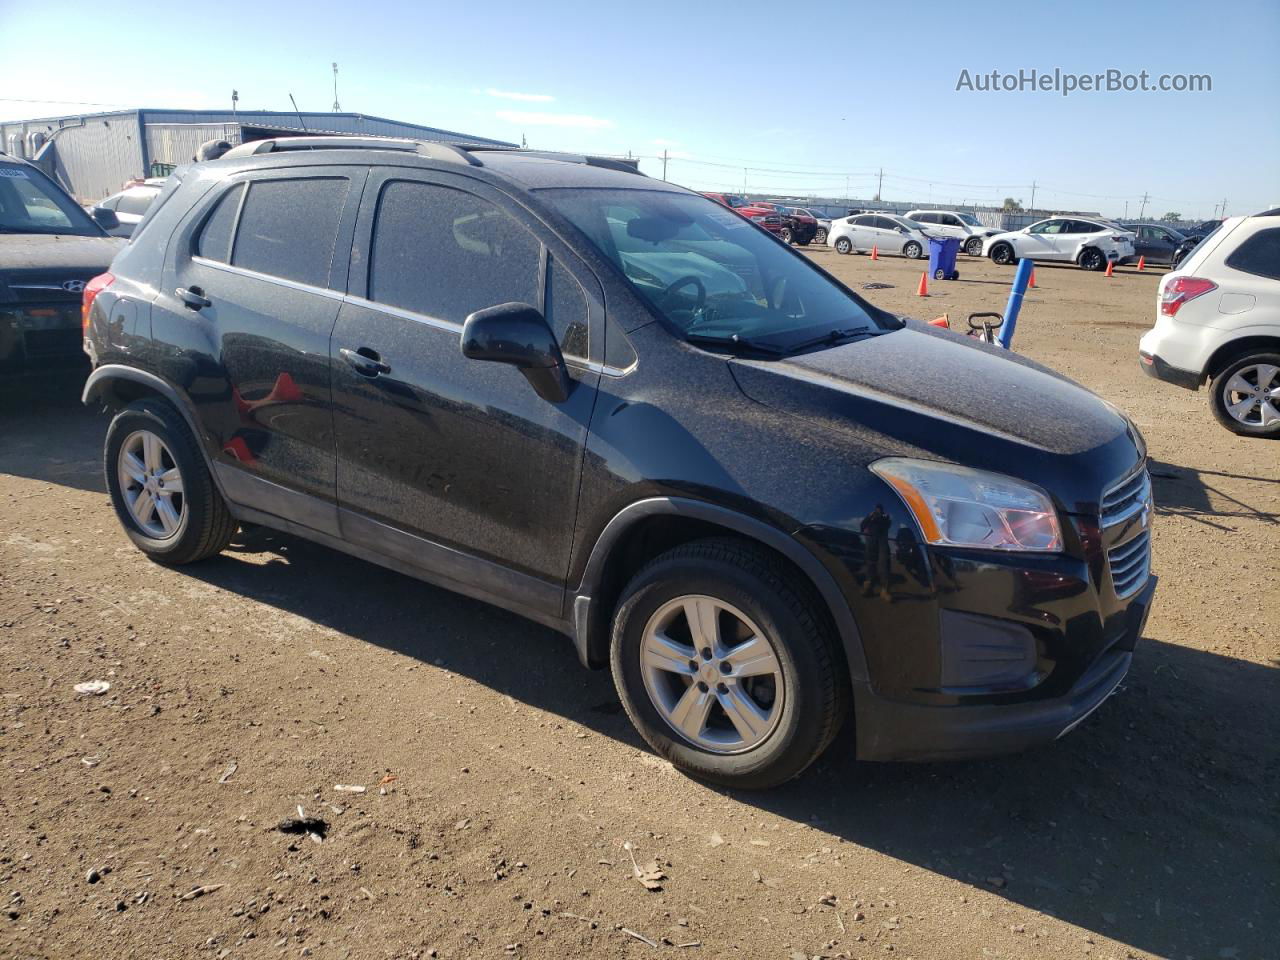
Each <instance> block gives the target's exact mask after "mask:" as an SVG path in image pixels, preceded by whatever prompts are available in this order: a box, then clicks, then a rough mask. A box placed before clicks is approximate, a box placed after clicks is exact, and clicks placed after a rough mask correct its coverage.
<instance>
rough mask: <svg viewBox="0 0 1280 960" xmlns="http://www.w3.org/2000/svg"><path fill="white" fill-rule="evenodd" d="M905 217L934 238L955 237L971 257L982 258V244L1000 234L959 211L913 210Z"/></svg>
mask: <svg viewBox="0 0 1280 960" xmlns="http://www.w3.org/2000/svg"><path fill="white" fill-rule="evenodd" d="M905 216H906V218H907V219H908V220H914V221H915V222H916V223H919V224H922V225H923V226H924V228H925V229H926V230H927V231H928V232H929V233H930V235H932V236H935V237H955V238H956V239H958V240H959V241H960V249H961V250H963V251H964V252H965V253H967V254H969V256H971V257H980V256H982V242H983V241H984V240H986V239H987V237H994V236H995V235H996V234H997V233H999V232H1000V231H999V230H997V229H996V228H995V227H988V226H987V225H986V224H985V223H983V222H982V221H981V220H979V219H978V218H977V217H975V216H974V215H973V214H972V213H963V212H961V211H959V210H912V211H910V212H909V213H907V214H906V215H905Z"/></svg>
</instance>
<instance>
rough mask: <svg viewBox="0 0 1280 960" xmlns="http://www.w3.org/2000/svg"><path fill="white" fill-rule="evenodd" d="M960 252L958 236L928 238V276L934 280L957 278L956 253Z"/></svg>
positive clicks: (958, 272) (958, 275) (958, 277)
mask: <svg viewBox="0 0 1280 960" xmlns="http://www.w3.org/2000/svg"><path fill="white" fill-rule="evenodd" d="M959 252H960V238H959V237H930V238H929V276H931V277H933V279H935V280H959V279H960V271H958V270H957V269H956V254H957V253H959Z"/></svg>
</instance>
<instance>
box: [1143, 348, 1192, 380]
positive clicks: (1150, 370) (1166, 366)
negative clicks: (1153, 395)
mask: <svg viewBox="0 0 1280 960" xmlns="http://www.w3.org/2000/svg"><path fill="white" fill-rule="evenodd" d="M1138 363H1139V365H1140V366H1141V367H1142V372H1143V373H1145V374H1146V375H1147V376H1148V377H1154V378H1155V379H1157V380H1163V381H1164V382H1165V383H1172V384H1174V385H1175V386H1179V387H1183V388H1185V389H1187V390H1199V389H1200V381H1201V380H1203V379H1204V378H1203V377H1202V376H1201V375H1200V374H1199V373H1197V372H1196V371H1194V370H1183V369H1181V368H1180V367H1175V366H1173V365H1172V364H1170V363H1168V362H1166V361H1164V360H1162V359H1161V358H1160V357H1157V356H1156V355H1155V354H1152V353H1147V352H1146V351H1145V350H1139V351H1138Z"/></svg>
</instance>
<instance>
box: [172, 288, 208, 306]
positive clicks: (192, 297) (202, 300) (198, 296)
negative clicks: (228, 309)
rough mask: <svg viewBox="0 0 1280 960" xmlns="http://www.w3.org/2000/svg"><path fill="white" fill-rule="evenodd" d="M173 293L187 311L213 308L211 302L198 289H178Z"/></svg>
mask: <svg viewBox="0 0 1280 960" xmlns="http://www.w3.org/2000/svg"><path fill="white" fill-rule="evenodd" d="M174 293H176V294H177V295H178V299H179V300H181V301H182V302H183V304H185V305H186V308H187V309H188V310H201V309H203V308H204V307H210V306H213V301H212V300H210V299H209V298H208V297H206V296H205V295H204V291H203V290H201V289H200V288H199V287H179V288H178V289H177V290H175V291H174Z"/></svg>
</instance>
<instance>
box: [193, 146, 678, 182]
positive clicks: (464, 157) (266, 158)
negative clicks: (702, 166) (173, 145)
mask: <svg viewBox="0 0 1280 960" xmlns="http://www.w3.org/2000/svg"><path fill="white" fill-rule="evenodd" d="M375 158H376V159H375ZM370 162H376V163H385V164H387V165H391V166H417V167H423V168H427V169H441V168H449V169H453V170H456V171H458V172H468V173H472V174H479V175H481V176H483V174H484V173H488V174H490V175H493V176H496V177H497V178H499V179H502V180H507V181H513V182H515V183H517V184H519V185H520V186H522V187H524V188H525V189H528V190H536V189H541V188H546V187H604V188H608V187H615V188H617V187H621V188H629V189H636V188H643V189H647V190H669V191H671V192H685V191H684V188H682V187H677V186H675V185H674V184H670V183H666V182H665V181H662V180H652V179H650V178H649V177H647V176H645V175H644V174H643V173H641V172H640V171H639V170H638V169H636V168H635V167H634V166H632V165H631V164H630V163H628V162H627V161H624V160H618V159H616V158H613V157H599V156H592V155H588V154H573V153H554V152H549V151H541V150H523V149H514V148H502V147H493V146H490V145H487V144H463V143H439V142H434V141H423V140H396V139H391V138H381V137H287V138H280V139H276V140H259V141H252V142H250V143H245V144H241V145H239V146H237V147H233V148H232V149H231V150H229V151H227V153H225V154H224V155H223V156H222V157H220V158H219V159H217V160H209V161H204V162H202V163H200V164H198V166H199V167H204V168H219V167H228V168H234V169H244V168H245V167H246V166H257V165H262V166H281V165H293V164H296V165H303V166H311V165H317V164H342V163H356V164H367V163H370Z"/></svg>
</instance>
